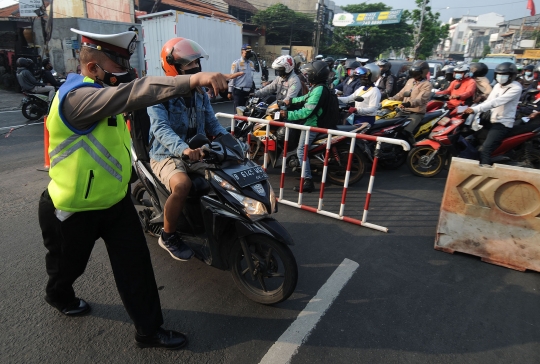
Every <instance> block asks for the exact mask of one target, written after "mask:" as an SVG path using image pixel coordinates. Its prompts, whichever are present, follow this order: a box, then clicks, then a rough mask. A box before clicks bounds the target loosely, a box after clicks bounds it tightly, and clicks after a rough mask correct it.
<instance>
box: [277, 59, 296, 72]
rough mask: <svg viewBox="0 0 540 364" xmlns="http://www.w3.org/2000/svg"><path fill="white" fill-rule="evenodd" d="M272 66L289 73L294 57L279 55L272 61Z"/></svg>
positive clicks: (292, 68)
mask: <svg viewBox="0 0 540 364" xmlns="http://www.w3.org/2000/svg"><path fill="white" fill-rule="evenodd" d="M272 68H273V69H275V70H278V71H279V70H280V69H282V70H284V71H285V73H290V72H292V71H293V70H294V59H293V58H292V57H291V56H288V55H287V56H280V57H278V58H276V59H275V61H274V63H272Z"/></svg>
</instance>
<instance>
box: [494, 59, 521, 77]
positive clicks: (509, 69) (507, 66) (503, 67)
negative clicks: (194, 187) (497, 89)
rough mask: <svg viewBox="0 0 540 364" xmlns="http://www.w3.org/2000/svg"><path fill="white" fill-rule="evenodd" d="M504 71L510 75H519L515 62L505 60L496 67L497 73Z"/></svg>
mask: <svg viewBox="0 0 540 364" xmlns="http://www.w3.org/2000/svg"><path fill="white" fill-rule="evenodd" d="M498 73H504V74H510V75H517V73H518V70H517V67H516V65H515V64H514V63H512V62H503V63H501V64H500V65H498V66H497V67H495V74H498Z"/></svg>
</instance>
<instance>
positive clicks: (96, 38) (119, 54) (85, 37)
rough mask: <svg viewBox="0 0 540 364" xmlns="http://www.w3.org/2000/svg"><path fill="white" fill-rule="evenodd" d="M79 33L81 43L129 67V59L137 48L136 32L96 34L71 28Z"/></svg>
mask: <svg viewBox="0 0 540 364" xmlns="http://www.w3.org/2000/svg"><path fill="white" fill-rule="evenodd" d="M71 31H72V32H74V33H77V34H80V35H81V45H82V46H83V47H88V48H92V49H96V50H98V51H101V52H103V53H105V55H106V56H107V57H109V58H110V59H111V60H113V61H114V62H116V63H118V64H119V65H120V66H122V67H125V68H130V65H129V59H130V58H131V55H132V54H133V52H135V49H136V48H137V33H135V32H131V31H130V32H123V33H118V34H96V33H90V32H83V31H81V30H78V29H74V28H71Z"/></svg>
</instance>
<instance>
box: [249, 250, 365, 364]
mask: <svg viewBox="0 0 540 364" xmlns="http://www.w3.org/2000/svg"><path fill="white" fill-rule="evenodd" d="M357 268H358V263H356V262H353V261H352V260H349V259H344V260H343V262H341V264H340V265H339V267H337V268H336V270H335V271H334V273H332V275H331V276H330V278H328V280H327V281H326V283H325V284H324V285H323V286H322V287H321V288H320V289H319V292H317V294H316V295H315V297H313V298H312V299H311V300H310V301H309V303H308V304H307V306H306V308H304V310H303V311H302V312H300V314H299V315H298V317H297V318H296V320H294V322H293V323H292V324H291V326H289V328H288V329H287V330H286V331H285V332H284V333H283V335H281V336H280V337H279V339H277V341H276V342H275V344H274V345H272V347H271V348H270V350H268V352H267V353H266V355H265V356H264V357H263V358H262V360H261V361H260V363H259V364H286V363H290V361H291V359H292V357H293V356H294V355H295V354H296V353H297V352H298V348H299V347H300V345H302V344H303V343H304V342H305V341H306V340H307V338H308V337H309V335H310V334H311V331H312V330H313V329H314V328H315V326H316V325H317V323H318V322H319V320H320V319H321V317H322V316H323V315H324V313H325V312H326V310H328V308H329V307H330V306H331V305H332V303H333V302H334V300H335V299H336V297H337V296H338V294H339V292H340V291H341V289H342V288H343V287H345V284H347V282H348V281H349V279H351V277H352V275H353V273H354V272H355V271H356V269H357Z"/></svg>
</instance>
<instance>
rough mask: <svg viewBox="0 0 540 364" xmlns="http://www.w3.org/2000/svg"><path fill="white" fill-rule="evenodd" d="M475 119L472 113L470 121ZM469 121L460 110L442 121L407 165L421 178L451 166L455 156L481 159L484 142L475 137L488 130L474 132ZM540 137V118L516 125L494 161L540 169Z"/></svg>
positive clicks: (493, 156)
mask: <svg viewBox="0 0 540 364" xmlns="http://www.w3.org/2000/svg"><path fill="white" fill-rule="evenodd" d="M472 118H473V116H472V115H471V117H470V119H469V118H467V120H472ZM468 124H469V122H468V121H467V122H466V119H465V117H464V115H462V114H461V115H458V114H457V112H456V110H454V111H453V112H452V113H451V114H450V117H446V118H443V119H442V120H440V121H439V123H438V126H436V127H435V128H434V129H433V131H432V132H431V134H430V135H429V137H428V138H427V139H424V140H422V141H419V142H418V143H416V145H415V147H414V148H413V149H412V150H411V151H410V152H409V155H408V157H407V167H409V169H410V171H411V172H412V173H413V174H414V175H417V176H420V177H434V176H436V175H438V174H439V173H440V172H441V171H442V169H443V168H445V167H448V166H449V164H450V161H451V160H452V157H453V156H454V157H461V158H469V159H479V156H480V155H479V152H478V147H479V146H480V145H481V143H475V140H478V139H482V134H484V135H485V134H487V133H486V131H485V129H484V128H482V129H480V130H479V131H478V132H475V133H470V128H469V126H468ZM539 137H540V120H539V121H531V124H522V125H519V126H517V127H514V128H512V132H511V133H510V135H509V136H508V137H506V138H505V139H504V140H503V142H502V143H501V145H500V146H499V147H498V148H497V149H496V150H495V151H494V152H493V153H492V154H491V157H492V160H493V162H495V163H509V162H510V163H516V164H519V165H520V166H523V167H529V168H537V169H538V168H540V151H538V150H537V149H535V147H534V144H533V141H535V140H538V138H539Z"/></svg>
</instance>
